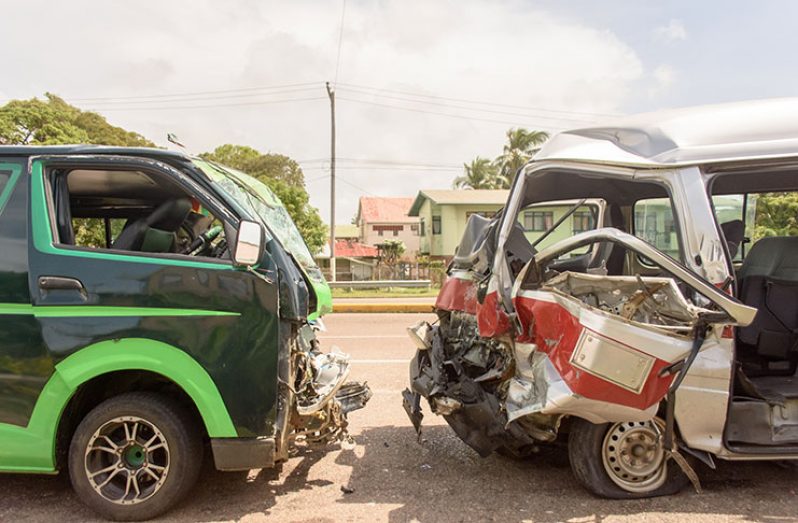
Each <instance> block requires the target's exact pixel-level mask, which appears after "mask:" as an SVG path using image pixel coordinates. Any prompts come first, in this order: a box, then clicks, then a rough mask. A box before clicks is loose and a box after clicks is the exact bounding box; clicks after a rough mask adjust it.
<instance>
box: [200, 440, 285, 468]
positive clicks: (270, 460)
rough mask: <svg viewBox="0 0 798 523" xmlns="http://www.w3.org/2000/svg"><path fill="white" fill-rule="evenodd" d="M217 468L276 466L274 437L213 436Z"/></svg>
mask: <svg viewBox="0 0 798 523" xmlns="http://www.w3.org/2000/svg"><path fill="white" fill-rule="evenodd" d="M211 450H212V451H213V462H214V465H215V466H216V469H217V470H226V471H234V470H250V469H262V468H271V467H273V466H274V461H275V460H274V458H275V450H276V444H275V441H274V438H268V437H261V438H211Z"/></svg>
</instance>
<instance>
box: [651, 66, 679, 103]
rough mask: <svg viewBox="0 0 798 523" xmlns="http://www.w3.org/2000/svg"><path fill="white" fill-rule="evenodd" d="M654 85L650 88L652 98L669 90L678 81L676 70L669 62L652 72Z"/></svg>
mask: <svg viewBox="0 0 798 523" xmlns="http://www.w3.org/2000/svg"><path fill="white" fill-rule="evenodd" d="M651 79H652V86H651V87H650V88H649V90H648V95H649V97H650V98H655V97H657V96H660V95H662V94H664V93H666V92H667V91H668V89H670V87H671V86H672V85H673V84H674V82H676V79H677V73H676V70H675V69H674V68H673V67H672V66H670V65H667V64H662V65H659V66H657V67H656V68H655V69H654V70H653V71H652V72H651Z"/></svg>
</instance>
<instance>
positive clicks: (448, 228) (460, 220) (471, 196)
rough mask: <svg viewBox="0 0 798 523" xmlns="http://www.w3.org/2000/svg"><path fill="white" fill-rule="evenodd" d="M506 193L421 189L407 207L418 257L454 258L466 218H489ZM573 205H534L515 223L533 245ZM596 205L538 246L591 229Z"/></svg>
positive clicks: (580, 211)
mask: <svg viewBox="0 0 798 523" xmlns="http://www.w3.org/2000/svg"><path fill="white" fill-rule="evenodd" d="M507 196H508V191H504V190H422V191H419V193H418V196H416V199H415V201H414V202H413V205H412V206H411V208H410V212H409V215H410V216H418V217H419V219H420V248H419V252H420V253H421V254H427V255H429V256H430V257H432V258H439V259H440V258H445V259H449V258H451V257H452V256H454V253H455V250H456V249H457V246H458V244H459V243H460V238H461V237H462V236H463V231H465V226H466V222H467V221H468V217H469V216H471V215H472V214H480V215H482V216H486V217H492V216H493V215H494V214H496V212H497V211H498V210H500V209H501V208H502V207H504V204H505V202H506V201H507ZM574 203H575V202H556V203H551V204H544V205H534V206H530V207H528V208H526V209H523V210H522V211H521V212H519V213H518V222H519V224H520V225H521V227H523V229H524V231H525V234H526V237H527V238H528V239H529V241H530V242H534V241H535V240H536V239H537V238H539V237H540V236H541V235H542V234H543V233H544V232H545V231H546V230H548V229H549V228H551V227H552V226H553V225H554V224H555V223H557V221H558V220H559V219H560V218H561V217H562V216H563V215H564V214H565V213H566V212H567V211H568V210H569V209H570V208H571V207H572V206H573V204H574ZM598 212H599V209H598V205H592V204H590V203H588V204H585V205H584V206H583V207H582V208H580V209H578V210H577V211H576V212H574V213H573V214H572V215H571V216H569V217H568V218H567V219H566V220H565V221H563V223H562V224H560V226H559V227H557V228H556V230H554V231H553V232H552V233H551V234H550V235H549V236H548V237H547V238H546V239H545V240H544V241H543V243H542V244H541V245H540V247H545V246H547V245H551V244H552V243H555V242H557V241H559V240H562V239H565V238H568V237H570V236H571V235H573V234H575V233H577V232H581V231H585V230H589V229H593V228H594V227H595V223H596V222H595V216H597V215H598Z"/></svg>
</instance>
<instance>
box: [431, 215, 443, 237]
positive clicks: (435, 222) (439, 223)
mask: <svg viewBox="0 0 798 523" xmlns="http://www.w3.org/2000/svg"><path fill="white" fill-rule="evenodd" d="M436 231H437V232H436ZM441 234H443V220H442V219H441V217H440V216H433V217H432V235H433V236H440V235H441Z"/></svg>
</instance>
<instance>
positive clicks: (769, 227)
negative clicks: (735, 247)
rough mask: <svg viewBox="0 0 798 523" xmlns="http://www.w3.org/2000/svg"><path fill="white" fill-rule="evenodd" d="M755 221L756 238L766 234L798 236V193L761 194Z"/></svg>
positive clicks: (758, 199) (757, 203) (757, 202)
mask: <svg viewBox="0 0 798 523" xmlns="http://www.w3.org/2000/svg"><path fill="white" fill-rule="evenodd" d="M754 223H755V224H756V226H755V227H754V240H758V239H759V238H763V237H765V236H798V193H796V192H785V193H766V194H761V195H759V198H757V201H756V218H755V219H754Z"/></svg>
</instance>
